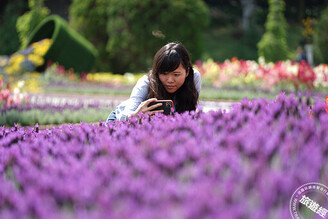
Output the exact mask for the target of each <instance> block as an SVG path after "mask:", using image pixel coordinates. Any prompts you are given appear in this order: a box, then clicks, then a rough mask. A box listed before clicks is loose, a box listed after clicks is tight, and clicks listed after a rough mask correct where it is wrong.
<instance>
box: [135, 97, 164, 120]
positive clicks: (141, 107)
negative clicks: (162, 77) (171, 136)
mask: <svg viewBox="0 0 328 219" xmlns="http://www.w3.org/2000/svg"><path fill="white" fill-rule="evenodd" d="M155 101H157V99H156V98H151V99H148V100H145V101H143V102H141V103H140V105H139V106H138V108H137V109H136V110H135V111H134V113H133V115H134V116H138V114H139V113H140V112H142V113H149V112H150V113H151V115H154V114H155V113H163V112H164V110H154V111H151V110H153V109H155V108H157V107H159V106H162V103H157V104H155V105H152V106H149V107H148V104H149V103H151V102H155Z"/></svg>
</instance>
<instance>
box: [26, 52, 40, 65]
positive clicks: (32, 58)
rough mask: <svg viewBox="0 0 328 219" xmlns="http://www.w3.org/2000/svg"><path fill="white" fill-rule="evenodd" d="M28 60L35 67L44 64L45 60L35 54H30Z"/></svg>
mask: <svg viewBox="0 0 328 219" xmlns="http://www.w3.org/2000/svg"><path fill="white" fill-rule="evenodd" d="M27 59H28V60H30V61H31V62H32V63H33V64H34V65H35V66H40V65H43V63H44V60H43V58H42V57H41V56H38V55H35V54H29V55H28V56H27Z"/></svg>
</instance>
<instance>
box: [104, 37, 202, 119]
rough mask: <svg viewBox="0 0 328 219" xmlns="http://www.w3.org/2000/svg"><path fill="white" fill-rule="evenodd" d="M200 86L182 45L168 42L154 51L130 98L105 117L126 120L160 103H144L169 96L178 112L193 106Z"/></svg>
mask: <svg viewBox="0 0 328 219" xmlns="http://www.w3.org/2000/svg"><path fill="white" fill-rule="evenodd" d="M200 88H201V79H200V73H199V72H198V71H197V70H195V69H193V68H192V65H191V61H190V56H189V53H188V51H187V50H186V48H185V47H184V46H183V45H182V44H180V43H169V44H167V45H165V46H163V47H162V48H161V49H160V50H159V51H158V52H157V53H156V55H155V57H154V60H153V67H152V70H151V71H150V72H149V74H148V75H144V76H143V77H142V78H140V79H139V80H138V82H137V84H136V85H135V87H134V88H133V90H132V93H131V96H130V98H129V99H128V100H126V101H124V102H122V103H121V104H120V105H119V106H118V107H116V109H115V110H114V111H113V112H111V114H110V115H109V116H108V119H107V121H114V120H126V119H127V118H128V117H129V116H137V115H138V114H139V113H140V112H142V113H149V112H150V111H151V110H153V109H155V108H157V107H158V106H160V105H161V103H158V104H155V105H153V106H148V104H149V103H151V102H154V101H156V100H173V103H174V109H175V111H176V112H178V113H182V112H185V111H191V110H195V109H196V105H197V102H198V97H199V92H200ZM161 112H163V111H162V110H155V111H152V112H151V113H161Z"/></svg>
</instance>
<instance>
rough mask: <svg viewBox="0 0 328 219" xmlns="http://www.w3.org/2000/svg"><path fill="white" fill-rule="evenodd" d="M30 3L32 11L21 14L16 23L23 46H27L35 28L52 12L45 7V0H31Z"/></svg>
mask: <svg viewBox="0 0 328 219" xmlns="http://www.w3.org/2000/svg"><path fill="white" fill-rule="evenodd" d="M28 5H29V8H30V11H28V12H26V13H25V14H23V15H22V16H20V17H19V18H18V19H17V23H16V29H17V32H18V36H19V40H20V42H21V48H24V47H26V46H27V45H26V44H27V41H28V39H29V37H30V34H31V33H32V31H33V30H34V28H36V27H37V25H38V24H39V23H40V22H41V21H42V20H43V19H44V18H45V17H47V16H48V15H49V13H50V11H49V9H48V8H47V7H44V4H43V0H29V1H28Z"/></svg>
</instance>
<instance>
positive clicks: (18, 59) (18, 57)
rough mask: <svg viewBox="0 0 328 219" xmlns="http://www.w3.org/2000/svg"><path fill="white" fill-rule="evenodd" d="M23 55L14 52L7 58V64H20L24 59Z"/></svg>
mask: <svg viewBox="0 0 328 219" xmlns="http://www.w3.org/2000/svg"><path fill="white" fill-rule="evenodd" d="M24 59H25V57H24V56H23V55H21V54H18V53H15V54H13V55H12V56H11V58H10V60H9V65H12V64H17V65H20V64H21V63H22V62H23V61H24Z"/></svg>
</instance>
